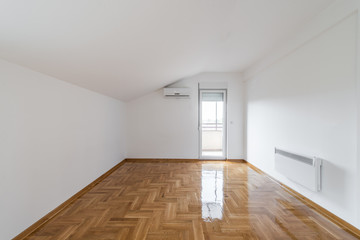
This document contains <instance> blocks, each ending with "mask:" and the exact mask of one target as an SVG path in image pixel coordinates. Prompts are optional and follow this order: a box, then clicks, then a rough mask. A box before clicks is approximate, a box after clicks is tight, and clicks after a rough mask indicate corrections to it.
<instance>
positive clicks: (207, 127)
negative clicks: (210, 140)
mask: <svg viewBox="0 0 360 240" xmlns="http://www.w3.org/2000/svg"><path fill="white" fill-rule="evenodd" d="M201 127H202V129H203V130H204V131H221V130H222V129H223V124H222V123H202V126H201Z"/></svg>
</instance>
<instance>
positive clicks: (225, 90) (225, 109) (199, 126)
mask: <svg viewBox="0 0 360 240" xmlns="http://www.w3.org/2000/svg"><path fill="white" fill-rule="evenodd" d="M203 92H220V93H223V94H224V107H223V117H224V119H223V155H222V156H220V157H213V156H210V157H209V156H202V126H201V123H202V106H201V105H202V104H201V103H202V93H203ZM198 108H199V113H198V114H199V117H198V119H199V121H198V131H199V159H202V160H226V159H227V89H199V102H198Z"/></svg>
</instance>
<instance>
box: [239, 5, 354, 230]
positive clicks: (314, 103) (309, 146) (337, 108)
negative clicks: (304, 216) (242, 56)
mask: <svg viewBox="0 0 360 240" xmlns="http://www.w3.org/2000/svg"><path fill="white" fill-rule="evenodd" d="M337 4H338V3H337ZM341 4H342V3H341ZM339 6H340V5H339ZM339 9H341V8H338V9H337V10H336V11H337V12H336V11H335V9H334V8H330V9H328V10H327V11H328V12H327V13H324V14H323V15H322V16H320V18H319V19H318V20H317V22H318V23H319V22H321V24H320V23H319V24H320V25H322V26H323V25H325V24H326V23H327V22H329V21H326V20H327V19H331V20H334V19H335V18H339V14H340V13H339V12H338V10H339ZM343 9H345V8H343ZM330 11H333V12H334V13H335V12H336V13H339V14H333V15H332V16H331V15H330V14H328V13H330ZM344 12H345V11H344ZM327 14H328V15H327ZM342 16H343V18H345V19H343V20H341V21H336V22H337V23H336V24H335V25H332V26H331V27H330V26H328V27H330V28H327V29H326V30H325V31H323V30H322V29H321V30H320V28H319V31H318V32H315V31H308V32H307V34H308V35H309V33H312V34H313V35H314V37H313V38H311V39H308V40H307V41H303V42H298V43H299V44H297V45H293V46H292V49H288V52H287V53H286V52H285V51H283V52H282V53H283V55H282V56H280V55H277V59H275V58H274V59H271V57H269V58H268V59H267V60H269V59H270V60H273V61H272V62H267V63H266V64H267V66H266V67H264V65H263V66H261V65H262V64H264V62H261V63H259V64H258V66H261V69H260V68H256V67H254V68H252V69H250V70H249V71H248V72H247V73H245V74H244V75H245V76H247V80H248V83H247V160H248V161H249V162H250V163H252V164H254V165H255V166H257V167H259V168H260V169H262V170H263V171H265V172H267V173H268V174H270V175H272V176H273V177H275V178H277V179H279V180H280V181H281V182H283V183H285V184H287V185H288V186H290V187H291V188H293V189H295V190H296V191H298V192H300V193H301V194H303V195H305V196H306V197H308V198H310V199H311V200H313V201H314V202H316V203H318V204H320V205H321V206H323V207H324V208H326V209H328V210H330V211H331V212H333V213H335V214H336V215H338V216H339V217H341V218H343V219H344V220H346V221H348V222H349V223H351V224H353V225H356V226H357V227H358V228H359V226H360V222H359V221H358V220H357V212H359V203H360V199H357V198H358V195H357V193H358V191H359V189H358V188H359V184H358V183H357V181H358V179H359V178H358V177H357V175H359V174H360V173H359V170H358V164H359V163H358V161H359V159H358V156H357V152H358V150H359V149H358V142H357V141H358V136H357V132H358V127H359V126H358V124H357V123H358V116H357V114H358V113H357V110H358V104H359V103H358V102H357V100H358V96H357V75H356V74H357V71H358V69H357V68H358V65H357V64H358V63H357V61H356V58H357V41H358V39H357V34H358V31H357V27H358V26H357V14H352V15H350V16H349V15H348V13H347V16H346V14H343V15H342ZM310 24H311V23H310ZM315 25H316V23H314V26H315ZM303 39H305V38H303ZM289 46H290V45H289ZM276 54H277V53H274V55H273V56H276ZM259 69H260V70H259ZM255 70H256V71H255ZM274 147H279V148H283V149H286V150H289V151H293V152H296V153H303V154H306V155H310V156H318V157H321V158H323V159H325V162H324V168H323V190H322V192H320V193H314V192H311V191H309V190H307V189H305V188H303V187H301V186H299V185H297V184H295V183H293V182H291V181H289V180H288V179H287V178H285V177H283V176H282V175H280V174H278V173H277V172H276V171H275V170H274Z"/></svg>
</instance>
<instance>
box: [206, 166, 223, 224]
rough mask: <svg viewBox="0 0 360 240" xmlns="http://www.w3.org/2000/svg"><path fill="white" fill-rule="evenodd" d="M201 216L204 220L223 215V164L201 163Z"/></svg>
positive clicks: (220, 217) (207, 220)
mask: <svg viewBox="0 0 360 240" xmlns="http://www.w3.org/2000/svg"><path fill="white" fill-rule="evenodd" d="M201 187H202V188H201V201H202V218H203V220H204V221H206V222H211V221H213V220H215V219H219V220H220V219H222V217H223V200H224V190H223V187H224V166H223V165H222V164H203V165H202V180H201Z"/></svg>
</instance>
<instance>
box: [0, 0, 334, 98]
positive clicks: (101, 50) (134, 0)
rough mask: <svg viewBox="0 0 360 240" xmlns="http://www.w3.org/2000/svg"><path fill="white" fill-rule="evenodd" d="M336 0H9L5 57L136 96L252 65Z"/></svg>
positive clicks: (1, 47) (0, 15)
mask: <svg viewBox="0 0 360 240" xmlns="http://www.w3.org/2000/svg"><path fill="white" fill-rule="evenodd" d="M333 1H334V0H22V1H20V0H0V58H3V59H5V60H8V61H11V62H14V63H16V64H19V65H22V66H25V67H28V68H31V69H33V70H35V71H38V72H42V73H45V74H48V75H50V76H54V77H56V78H58V79H61V80H64V81H67V82H70V83H74V84H76V85H79V86H82V87H84V88H88V89H90V90H93V91H96V92H99V93H102V94H105V95H108V96H111V97H115V98H118V99H120V100H125V101H126V100H131V99H134V98H136V97H138V96H141V95H143V94H145V93H147V92H150V91H153V90H155V89H158V88H160V87H163V86H165V85H167V84H170V83H172V82H174V81H176V80H179V79H181V78H184V77H187V76H190V75H194V74H197V73H199V72H206V71H210V72H217V71H219V72H227V71H230V72H234V71H243V70H244V69H245V68H246V67H248V66H250V65H251V64H253V63H254V62H255V61H256V60H258V59H260V58H261V57H262V56H263V55H264V54H266V53H267V52H269V51H270V50H271V49H272V48H273V47H274V46H276V44H278V43H279V42H281V40H283V39H286V38H287V37H288V36H290V35H291V34H293V33H294V32H295V31H296V29H299V28H300V27H301V26H303V25H304V24H306V22H307V21H308V20H309V19H311V18H312V17H314V16H315V15H316V14H318V13H319V12H320V11H321V10H322V9H324V8H325V7H327V6H328V5H329V4H331V3H332V2H333Z"/></svg>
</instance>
